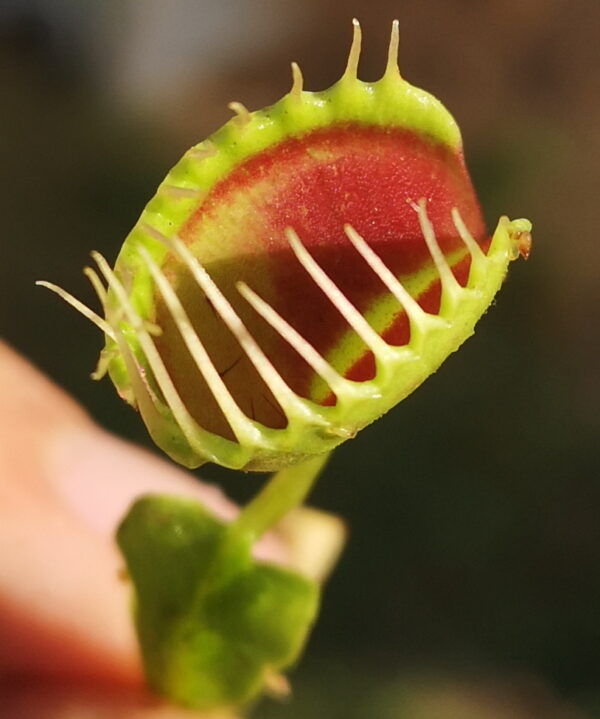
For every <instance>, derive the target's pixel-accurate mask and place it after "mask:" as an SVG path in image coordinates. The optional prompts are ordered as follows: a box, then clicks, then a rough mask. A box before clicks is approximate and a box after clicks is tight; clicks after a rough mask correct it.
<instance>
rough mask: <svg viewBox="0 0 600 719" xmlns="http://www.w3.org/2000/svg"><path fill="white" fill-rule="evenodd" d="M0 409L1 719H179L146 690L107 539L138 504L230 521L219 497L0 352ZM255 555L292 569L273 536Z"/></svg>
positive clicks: (124, 590)
mask: <svg viewBox="0 0 600 719" xmlns="http://www.w3.org/2000/svg"><path fill="white" fill-rule="evenodd" d="M0 397H2V402H1V403H0V511H1V521H0V547H1V548H2V551H0V706H2V708H3V709H2V711H3V717H6V719H21V718H23V719H24V718H25V717H32V716H35V717H37V718H38V719H63V718H64V719H66V717H68V719H76V718H78V717H83V716H85V717H86V719H96V717H98V719H100V718H104V717H111V719H119V718H120V717H127V718H128V719H145V718H146V717H151V718H152V719H167V718H170V719H178V718H179V717H189V716H190V713H189V712H185V711H181V710H179V709H175V708H173V707H169V706H165V705H164V704H162V703H161V702H160V701H159V700H158V699H156V698H153V697H151V696H149V695H148V694H147V692H146V691H145V690H144V685H143V677H142V672H141V667H140V661H139V657H138V654H137V648H136V640H135V636H134V633H133V626H132V622H131V618H130V612H129V600H130V594H129V587H128V585H127V583H126V582H125V581H124V580H123V578H122V567H123V562H122V560H121V558H120V556H119V554H118V551H117V549H116V546H115V544H114V541H113V534H114V529H115V527H116V525H117V524H118V522H119V519H120V518H121V517H122V516H123V514H124V513H125V511H126V510H127V508H128V506H129V505H130V504H131V502H132V501H133V499H134V498H135V497H137V496H139V495H141V494H144V493H147V492H168V493H170V494H180V495H186V496H192V497H197V498H198V499H200V500H201V501H202V502H203V503H204V504H205V506H208V507H209V508H211V509H212V510H213V511H214V512H215V513H216V514H218V515H219V516H221V517H222V518H225V519H227V518H232V517H234V516H235V514H236V512H237V509H236V508H235V507H234V506H233V505H232V504H231V503H230V502H228V500H227V499H226V498H225V497H224V496H223V495H222V494H221V493H220V492H219V491H218V490H216V489H214V488H212V487H209V486H207V485H202V484H200V483H198V482H197V481H196V480H194V479H192V477H190V476H188V475H186V474H185V473H184V472H182V471H180V470H179V469H177V468H175V467H174V466H172V465H170V464H168V463H166V462H163V461H161V460H159V459H157V458H156V457H154V456H152V455H150V454H148V453H146V452H144V451H142V450H140V449H138V448H135V447H133V446H131V445H128V444H126V443H125V442H123V441H121V440H119V439H117V438H115V437H112V436H110V435H109V434H107V433H106V432H104V431H103V430H101V429H100V428H98V427H97V426H96V425H95V424H94V423H93V422H92V420H91V419H90V418H89V417H88V416H87V415H86V413H85V412H84V411H83V410H82V409H81V408H80V407H79V406H78V405H77V404H76V403H75V402H74V401H73V400H72V399H71V398H70V397H68V396H67V395H66V394H64V392H62V391H61V390H60V389H59V388H57V387H56V386H54V385H53V384H52V383H51V382H50V381H49V380H48V379H47V378H45V377H44V376H42V375H41V374H40V373H39V372H38V371H37V370H36V369H35V368H34V367H32V366H31V365H30V364H29V363H28V362H27V361H25V360H24V359H23V358H21V357H19V356H18V355H17V354H16V353H15V352H14V351H12V350H11V349H10V348H9V347H7V346H6V345H4V344H2V343H1V342H0ZM256 554H257V555H258V556H260V557H261V558H264V559H269V560H273V561H277V562H281V563H286V564H288V565H291V566H294V558H293V556H292V552H291V550H290V548H289V546H288V545H286V543H285V542H284V541H282V540H281V538H277V537H275V535H273V534H272V535H267V536H266V537H265V539H264V540H261V542H260V543H259V545H258V546H257V551H256ZM194 716H198V715H197V714H194ZM204 716H205V718H206V719H207V718H208V716H209V715H204ZM231 716H232V715H230V714H211V715H210V717H211V719H213V718H216V717H219V719H224V718H225V717H229V719H231Z"/></svg>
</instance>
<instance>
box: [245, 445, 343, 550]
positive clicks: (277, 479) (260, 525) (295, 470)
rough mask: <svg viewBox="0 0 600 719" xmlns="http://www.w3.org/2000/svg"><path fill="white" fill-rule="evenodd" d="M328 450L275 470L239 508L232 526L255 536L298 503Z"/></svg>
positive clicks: (325, 459) (318, 472)
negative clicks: (257, 491)
mask: <svg viewBox="0 0 600 719" xmlns="http://www.w3.org/2000/svg"><path fill="white" fill-rule="evenodd" d="M329 454H330V453H325V454H320V455H318V456H317V457H312V458H311V459H308V460H306V461H305V462H302V463H301V464H296V465H293V466H292V467H286V468H285V469H281V470H279V472H277V473H276V474H274V475H273V476H272V477H271V478H270V479H269V480H268V481H267V482H266V484H265V486H264V487H263V488H262V489H261V490H260V492H259V493H258V494H257V495H256V497H254V499H252V500H251V501H250V502H249V503H248V504H247V505H246V506H245V507H244V509H242V511H241V512H240V514H239V515H238V518H237V519H236V521H235V522H234V523H233V525H232V527H234V528H235V531H239V532H246V533H249V534H252V535H253V539H254V540H256V539H258V538H259V537H260V536H261V535H262V534H264V533H265V532H266V531H267V530H268V529H270V528H271V527H272V526H273V525H274V524H275V523H276V522H278V521H279V520H280V519H281V518H282V517H284V516H285V515H286V514H287V513H288V512H289V511H290V510H291V509H294V507H297V506H298V505H300V504H302V502H303V501H304V499H305V498H306V495H307V494H308V493H309V491H310V490H311V488H312V486H313V484H314V482H315V480H316V479H317V477H318V476H319V474H320V473H321V470H322V469H323V467H324V466H325V463H326V462H327V460H328V459H329Z"/></svg>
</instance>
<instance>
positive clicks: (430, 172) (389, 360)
mask: <svg viewBox="0 0 600 719" xmlns="http://www.w3.org/2000/svg"><path fill="white" fill-rule="evenodd" d="M360 43H361V30H360V25H359V24H358V22H357V21H354V35H353V41H352V47H351V50H350V53H349V57H348V63H347V66H346V69H345V71H344V73H343V75H342V77H341V79H340V80H339V81H338V82H337V83H335V84H334V85H333V86H332V87H331V88H329V89H328V90H325V91H322V92H307V91H305V90H304V89H303V78H302V72H301V70H300V68H299V67H298V65H297V64H296V63H292V78H293V83H292V88H291V90H290V92H289V93H288V94H287V95H285V96H284V97H283V98H282V99H281V100H279V101H278V102H277V103H276V104H275V105H273V106H271V107H268V108H266V109H264V110H258V111H256V112H249V111H248V110H247V109H246V108H245V107H244V106H243V105H242V104H241V103H231V104H230V105H229V107H230V108H231V109H232V110H233V111H234V113H235V117H233V118H232V119H231V120H230V121H229V122H227V123H226V124H225V125H224V126H223V127H222V128H221V129H219V130H218V131H217V132H215V133H214V134H213V135H212V136H211V137H210V138H209V139H208V140H205V141H204V142H201V143H199V144H198V145H196V146H195V147H193V148H191V149H190V150H189V151H188V152H187V153H186V154H185V155H184V156H183V158H182V159H181V160H180V161H179V162H178V163H177V165H175V167H174V168H173V169H172V170H171V171H170V172H169V174H168V175H167V177H166V178H165V180H164V182H163V183H162V184H161V186H160V187H159V188H158V191H157V194H156V195H155V197H154V198H153V199H152V200H151V201H150V203H149V204H148V206H147V207H146V209H145V210H144V211H143V212H142V215H141V217H140V219H139V221H138V223H137V224H136V225H135V227H134V228H133V230H132V231H131V233H130V235H129V236H128V237H127V239H126V240H125V243H124V245H123V249H122V251H121V253H120V255H119V257H118V258H117V261H116V265H115V268H114V271H113V270H111V269H110V267H109V265H108V264H107V262H106V261H105V260H104V258H102V257H100V256H99V255H97V254H96V255H94V256H95V259H96V262H97V264H98V268H99V270H100V274H101V275H102V276H103V277H104V280H105V282H106V284H107V289H106V290H105V289H104V287H103V286H102V284H101V283H100V280H99V278H98V275H97V274H95V273H94V272H93V271H91V270H89V269H88V270H86V273H87V274H88V277H89V278H90V280H91V281H92V283H93V284H94V287H95V289H96V292H97V293H98V295H99V298H100V301H101V304H102V309H103V312H104V317H100V316H99V315H98V314H96V313H95V312H93V311H92V310H90V309H88V308H87V307H85V306H83V305H82V304H81V303H80V302H79V301H78V300H76V299H75V298H73V297H71V296H70V295H69V294H68V293H66V292H65V291H64V290H61V289H59V288H57V287H56V286H54V285H52V284H50V283H41V284H44V285H45V286H46V287H48V288H49V289H51V290H53V291H55V292H57V293H58V294H59V295H60V296H61V297H63V299H65V300H67V302H69V303H70V304H72V305H73V306H74V307H75V309H77V310H79V311H80V312H81V313H82V314H83V315H84V316H86V317H87V318H88V319H90V320H91V321H92V322H93V323H94V324H95V325H96V326H98V327H99V328H100V329H101V331H102V332H103V333H104V335H105V338H106V346H105V349H104V350H103V352H102V356H101V360H100V363H99V367H98V370H97V373H96V375H97V376H99V375H100V374H102V372H103V370H104V369H107V371H108V373H109V375H110V377H111V379H112V380H113V382H114V384H115V385H116V387H117V389H118V391H119V393H120V394H121V396H122V397H123V398H124V399H126V400H127V401H128V402H130V403H131V404H132V405H134V406H135V407H137V408H138V409H139V411H140V413H141V415H142V417H143V419H144V421H145V423H146V425H147V426H148V429H149V431H150V434H151V435H152V437H153V438H154V440H155V441H156V442H157V444H158V445H159V446H160V447H162V448H163V449H164V450H165V451H166V452H167V453H168V454H169V455H170V456H171V457H173V458H174V459H175V460H177V461H179V462H181V463H182V464H185V465H187V466H198V465H200V464H202V463H204V462H207V461H212V462H218V463H219V464H222V465H224V466H227V467H232V468H241V469H254V470H272V469H277V468H281V467H285V466H287V465H289V464H292V463H295V462H298V461H301V460H303V459H306V458H308V457H311V456H314V455H318V454H321V453H325V452H327V451H329V450H331V449H332V448H333V447H335V446H336V445H338V444H340V443H341V442H342V441H344V440H345V439H347V438H349V437H351V436H354V434H356V432H357V431H358V430H360V429H361V428H362V427H364V426H365V425H367V424H369V423H370V422H372V421H373V420H375V419H376V418H378V417H379V416H380V415H382V414H383V413H384V412H386V411H387V410H388V409H390V408H391V407H392V406H394V405H395V404H396V403H397V402H399V401H400V400H401V399H403V398H404V397H405V396H406V395H407V394H409V393H410V392H412V391H413V390H414V389H415V388H416V387H417V386H418V385H419V384H420V383H421V382H423V381H424V380H425V379H426V378H427V377H428V376H429V375H430V374H431V373H432V372H433V371H435V370H436V369H437V367H438V366H439V365H440V364H441V363H442V362H443V360H444V359H445V358H446V357H447V356H448V355H449V354H450V353H451V352H453V351H454V350H456V349H457V348H458V346H459V345H460V344H461V343H462V342H463V341H464V340H465V339H466V338H467V337H469V336H470V335H471V334H472V332H473V328H474V325H475V323H476V322H477V320H478V319H479V317H480V316H481V315H482V314H483V313H484V312H485V310H486V309H487V307H488V306H489V304H490V303H491V301H492V299H493V297H494V295H495V293H496V292H497V290H498V289H499V287H500V285H501V284H502V281H503V279H504V277H505V274H506V270H507V267H508V264H509V262H510V260H511V259H515V258H516V257H518V256H519V255H523V256H527V255H528V254H529V248H530V243H531V235H530V231H531V225H530V223H529V222H528V221H527V220H516V221H513V222H511V221H509V220H508V219H507V218H505V217H503V218H501V219H500V221H499V223H498V226H497V228H496V231H495V232H494V234H493V236H492V237H491V238H490V237H489V236H488V234H487V233H486V231H485V228H484V224H483V220H482V217H481V212H480V209H479V205H478V203H477V200H476V197H475V194H474V192H473V188H472V185H471V181H470V179H469V176H468V173H467V170H466V168H465V164H464V160H463V154H462V144H461V137H460V132H459V130H458V127H457V125H456V123H455V122H454V120H453V118H452V117H451V115H450V114H449V113H448V112H447V111H446V109H445V108H444V107H443V106H442V105H441V104H440V102H439V101H438V100H436V99H435V98H434V97H432V96H431V95H429V94H428V93H426V92H424V91H423V90H420V89H418V88H415V87H413V86H412V85H410V84H409V83H407V82H406V81H405V80H404V79H403V78H402V77H401V75H400V72H399V70H398V62H397V53H398V23H397V22H396V21H395V22H394V24H393V26H392V33H391V39H390V45H389V51H388V56H387V64H386V67H385V72H384V74H383V76H382V78H381V79H380V80H379V81H377V82H374V83H365V82H362V81H361V80H359V79H358V77H357V71H358V62H359V56H360Z"/></svg>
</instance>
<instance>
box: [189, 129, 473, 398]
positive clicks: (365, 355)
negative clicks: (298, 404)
mask: <svg viewBox="0 0 600 719" xmlns="http://www.w3.org/2000/svg"><path fill="white" fill-rule="evenodd" d="M421 198H425V199H426V201H427V213H428V216H429V219H430V221H431V223H432V225H433V227H434V230H435V233H436V237H437V239H438V242H439V244H440V246H441V247H442V249H443V250H444V252H446V253H448V252H451V251H452V250H456V249H458V248H463V249H464V246H463V243H462V241H461V240H460V238H459V237H458V233H457V231H456V228H455V227H454V224H453V222H452V217H451V210H452V208H454V207H456V208H458V210H459V212H460V214H461V216H462V219H463V221H464V222H465V224H466V225H467V227H468V228H469V230H470V231H471V234H472V235H473V237H474V238H475V239H476V240H477V241H478V242H479V243H480V244H482V245H483V244H484V243H485V242H486V239H487V237H486V232H485V227H484V223H483V220H482V217H481V212H480V209H479V206H478V203H477V199H476V197H475V194H474V191H473V188H472V185H471V181H470V178H469V176H468V173H467V171H466V168H465V166H464V161H463V157H462V154H461V152H460V151H456V150H452V149H451V148H448V147H446V146H444V145H441V144H439V143H436V142H434V141H433V140H432V139H431V138H429V137H426V136H420V135H418V134H417V133H415V132H412V131H407V130H402V129H397V128H380V127H372V126H368V127H367V126H358V125H339V126H335V127H331V128H328V129H321V130H315V131H312V132H309V133H307V134H305V135H303V136H300V137H290V138H288V139H286V140H284V141H282V142H281V143H279V144H277V145H275V146H273V147H272V148H269V149H267V150H264V151H262V152H260V153H258V154H257V155H254V156H252V157H250V158H248V159H247V160H245V161H244V162H242V163H241V164H240V165H238V166H237V167H236V168H235V169H234V170H233V171H231V172H230V173H229V174H228V175H227V176H226V177H225V178H224V179H223V180H221V181H220V182H218V183H217V184H216V186H215V187H214V188H213V189H212V190H211V192H210V193H209V194H208V196H207V197H206V198H205V200H204V201H203V203H202V204H201V205H200V207H199V208H198V209H197V211H196V212H195V213H194V215H193V216H191V217H190V219H189V220H188V222H187V223H186V224H185V225H184V226H183V227H182V228H181V230H180V235H181V236H182V237H183V239H184V240H186V241H187V242H188V243H190V245H192V246H193V247H194V251H195V252H196V253H197V254H198V258H199V260H200V261H201V262H203V263H205V265H206V267H207V269H208V270H209V272H210V273H211V275H212V276H213V278H214V279H215V281H216V282H217V284H219V286H220V287H221V289H222V291H223V292H224V293H225V294H226V295H227V296H228V298H229V299H230V300H231V301H232V303H233V304H234V305H235V306H236V308H239V312H240V314H242V315H243V319H244V320H245V321H246V322H247V324H249V325H250V329H251V331H252V333H253V334H254V335H255V336H256V339H257V340H258V341H259V344H261V346H263V347H264V349H265V351H267V353H268V355H269V358H270V359H271V360H272V362H273V363H274V364H275V366H276V367H277V368H278V369H279V371H280V372H281V374H282V375H283V376H284V378H285V379H286V380H287V381H288V383H289V384H290V385H291V386H292V387H293V388H294V389H295V390H296V391H297V392H299V393H300V394H304V395H305V396H308V395H310V394H311V393H310V391H309V389H308V388H309V386H310V382H311V380H312V378H313V375H312V371H311V370H310V368H308V366H307V365H306V364H305V363H304V362H303V361H302V360H301V359H300V358H299V357H298V355H297V354H296V353H295V352H294V351H293V350H292V349H291V348H290V347H289V346H288V345H287V343H285V342H284V341H283V340H281V338H279V337H278V336H277V335H276V334H275V332H274V331H272V330H271V329H270V328H268V327H267V326H266V324H265V323H264V321H262V320H261V319H259V318H257V317H256V315H255V314H254V313H252V312H250V313H249V312H248V308H247V306H246V307H243V306H242V305H243V304H245V303H243V301H242V300H240V298H239V296H238V295H237V293H236V292H235V289H234V284H235V282H236V281H237V280H239V279H243V280H244V281H246V282H247V283H248V284H249V285H250V286H251V287H252V288H253V289H255V290H256V291H257V292H259V294H260V295H261V296H262V297H263V298H264V299H265V300H267V301H268V302H269V303H270V304H271V305H272V306H273V307H274V308H275V309H276V310H277V311H278V312H279V313H280V314H281V315H282V316H283V317H284V318H285V319H286V320H287V321H288V322H289V323H290V324H291V325H292V326H293V327H294V328H295V329H296V330H298V331H299V332H300V333H301V334H302V335H303V336H304V337H305V338H306V339H307V340H308V341H309V342H310V343H311V344H312V345H313V346H314V347H315V348H316V349H317V350H318V351H319V352H320V353H321V354H323V355H325V356H328V357H329V358H330V359H331V360H332V362H333V363H334V365H336V367H337V369H338V370H340V371H342V372H344V373H345V374H346V376H349V377H351V378H352V379H355V380H364V379H368V378H370V377H372V376H373V370H374V366H373V359H372V356H371V355H370V353H369V352H368V351H367V349H366V347H364V346H362V349H361V350H360V351H359V352H357V353H356V356H352V357H343V358H339V357H338V358H337V360H336V359H335V347H336V343H337V342H338V341H339V340H340V338H341V337H342V336H343V335H344V334H345V333H346V332H347V331H348V325H347V323H346V322H345V320H344V319H343V318H342V316H341V315H340V313H339V312H338V310H337V309H336V308H335V307H334V306H333V305H332V304H331V302H330V301H329V300H328V299H327V298H326V297H325V296H324V295H323V293H322V291H321V290H320V289H319V288H318V287H317V286H316V284H315V283H314V281H313V280H312V279H311V278H310V277H309V276H308V274H307V273H306V271H305V270H304V268H302V267H301V265H300V264H299V263H298V261H297V260H296V258H295V256H294V255H293V253H292V251H291V249H290V247H289V245H288V242H287V240H286V237H285V232H284V231H285V229H286V228H287V227H291V228H293V229H294V230H295V232H296V233H297V234H298V236H299V238H300V239H301V241H302V242H303V244H304V245H305V246H306V247H307V249H308V250H309V251H310V253H311V254H312V256H313V257H314V258H315V260H317V262H318V263H319V264H320V266H321V267H322V268H323V269H324V270H325V271H326V273H327V274H328V275H329V276H330V277H331V278H332V279H333V280H334V282H335V283H336V284H337V285H338V287H339V288H340V289H341V290H342V292H344V294H345V295H346V296H347V297H348V298H349V299H350V300H351V301H352V303H353V304H354V305H355V306H356V308H357V309H358V310H359V311H360V312H365V311H366V310H367V309H368V308H369V307H370V306H372V304H373V302H374V301H376V300H377V298H378V297H381V296H382V295H384V294H386V293H387V289H386V288H385V287H384V286H383V284H382V283H381V280H379V278H377V276H376V275H375V274H374V273H373V271H372V270H371V269H370V268H369V267H368V266H367V265H366V264H365V262H364V260H363V259H362V258H361V257H360V256H359V255H358V253H357V252H356V250H355V249H354V248H353V247H352V245H351V244H350V242H349V240H348V238H347V237H346V235H345V233H344V225H345V224H350V225H352V226H353V227H354V229H355V230H356V231H357V232H358V233H359V234H360V235H361V236H362V237H363V238H364V239H365V240H366V241H367V242H368V243H369V245H370V246H371V247H373V248H374V249H375V251H376V252H377V254H378V255H379V256H380V257H381V259H382V260H383V261H384V262H385V264H386V265H387V266H388V267H389V268H390V269H391V270H392V272H393V273H394V274H395V275H396V276H397V277H399V278H402V277H406V276H408V275H411V274H413V273H418V272H419V270H421V269H423V268H425V267H427V266H429V265H430V264H431V258H430V255H429V252H428V250H427V246H426V244H425V241H424V239H423V236H422V232H421V229H420V226H419V221H418V217H417V214H416V212H415V210H414V209H413V207H411V205H410V202H417V201H418V200H420V199H421ZM215 243H216V244H218V245H219V246H221V247H222V246H225V247H226V248H227V252H226V256H224V255H223V252H222V251H221V252H220V253H217V255H219V254H220V255H221V256H220V257H219V258H218V259H216V260H215V261H213V260H212V257H213V255H214V247H215V246H216V244H215ZM205 251H206V255H205V256H204V253H205ZM455 271H456V274H457V277H458V278H459V281H462V282H463V283H464V281H465V280H466V275H467V272H468V263H467V264H465V262H464V261H463V262H460V263H458V264H457V265H456V267H455ZM417 299H418V301H419V302H420V303H421V304H422V306H423V307H424V308H425V309H427V310H428V311H432V312H435V311H437V307H438V304H439V282H434V283H432V284H430V285H429V286H428V287H427V288H426V289H425V290H424V291H423V292H421V293H420V295H419V296H418V297H417ZM379 322H380V323H381V322H382V324H381V326H380V327H377V329H378V331H380V332H381V333H382V335H383V336H384V338H385V339H386V340H387V341H389V342H390V343H391V344H403V343H405V342H407V341H408V339H409V330H408V324H407V322H406V317H405V315H404V313H403V312H402V311H401V308H400V307H399V305H398V306H397V307H396V308H395V310H394V311H393V312H391V313H390V315H389V317H386V318H384V319H383V320H382V319H381V318H380V320H379ZM195 324H196V323H195ZM209 349H210V348H209ZM215 351H216V352H217V354H218V353H219V351H218V350H215ZM226 364H229V363H226ZM248 366H249V365H248V363H247V362H240V363H238V365H236V368H235V369H234V370H232V371H231V373H230V375H231V376H233V374H234V372H235V373H238V374H239V375H240V381H239V382H234V383H235V384H238V385H239V386H240V388H242V389H240V390H239V391H242V392H249V393H251V392H252V389H251V387H252V383H251V381H249V377H248V376H246V377H244V378H242V377H241V374H240V373H242V374H243V373H244V372H245V371H246V370H244V367H246V368H247V367H248ZM232 381H233V380H232ZM263 390H264V388H263ZM261 391H262V390H261ZM324 399H325V397H324V396H321V398H320V401H324Z"/></svg>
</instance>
